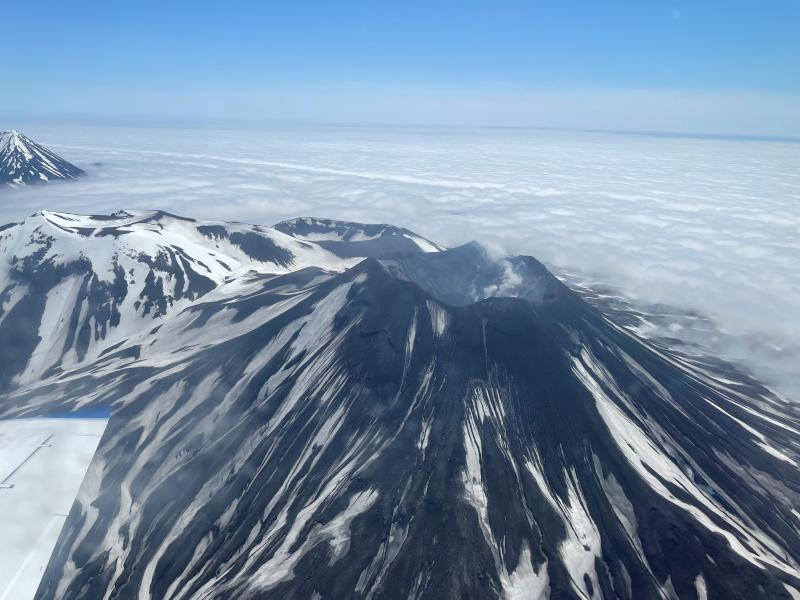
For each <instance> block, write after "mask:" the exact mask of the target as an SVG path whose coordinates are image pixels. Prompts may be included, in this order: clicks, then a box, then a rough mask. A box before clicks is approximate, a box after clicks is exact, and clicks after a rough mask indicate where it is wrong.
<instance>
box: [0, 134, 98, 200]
mask: <svg viewBox="0 0 800 600" xmlns="http://www.w3.org/2000/svg"><path fill="white" fill-rule="evenodd" d="M81 175H85V173H84V172H83V170H81V169H80V168H78V167H76V166H75V165H73V164H72V163H70V162H68V161H66V160H64V159H63V158H61V157H60V156H58V155H57V154H55V153H53V152H51V151H50V150H48V149H47V148H45V147H44V146H41V145H39V144H37V143H36V142H34V141H33V140H31V139H30V138H28V137H26V136H25V135H23V134H21V133H19V132H18V131H17V130H16V129H12V130H10V131H0V184H6V185H9V186H11V187H19V186H23V185H33V184H39V183H47V182H48V181H52V180H54V179H76V178H78V177H80V176H81Z"/></svg>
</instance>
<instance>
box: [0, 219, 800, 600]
mask: <svg viewBox="0 0 800 600" xmlns="http://www.w3.org/2000/svg"><path fill="white" fill-rule="evenodd" d="M128 214H129V213H128ZM129 216H130V214H129ZM76 218H77V217H76ZM156 220H157V221H158V222H159V223H161V225H162V226H163V230H162V231H169V230H171V229H178V228H181V231H184V232H185V230H186V227H187V225H186V224H185V223H182V222H178V221H175V220H174V219H166V218H158V219H156ZM127 227H128V228H129V229H136V228H137V227H140V225H136V224H130V225H128V226H127ZM188 227H190V229H192V230H194V229H197V228H198V227H200V226H199V225H197V224H194V223H191V224H190V225H189V226H188ZM26 231H27V230H26ZM260 234H261V235H265V236H271V237H270V239H272V240H273V241H275V242H276V243H280V244H288V242H287V241H286V240H285V239H284V238H281V237H279V236H277V237H276V235H275V234H274V233H273V232H271V231H266V230H263V231H261V233H260ZM58 235H60V234H58ZM58 235H55V234H54V237H56V238H58ZM70 235H72V234H70ZM192 236H194V234H192ZM229 237H230V234H227V237H226V235H220V236H217V237H216V238H215V239H216V240H217V241H219V240H221V239H223V238H226V239H227V238H229ZM95 239H98V238H92V237H89V238H85V239H84V242H83V243H84V244H85V245H87V246H88V245H91V244H92V243H93V242H94V240H95ZM119 239H124V236H123V237H122V238H119ZM191 239H193V240H200V239H210V238H207V237H206V236H203V235H202V234H201V235H200V237H191ZM58 243H59V241H58V240H57V241H56V242H54V243H53V244H52V245H51V246H50V247H51V248H52V247H56V246H58ZM303 243H305V244H308V245H309V247H308V248H305V249H304V250H307V251H308V252H311V249H310V248H311V245H313V242H312V241H309V240H306V241H304V242H303ZM222 246H223V247H221V248H219V249H218V248H214V250H213V251H214V252H222V250H225V247H224V245H222ZM286 247H289V246H286ZM292 248H294V251H295V253H298V252H299V250H298V248H297V247H294V246H293V247H292ZM230 251H231V252H232V250H230ZM185 252H186V253H187V256H190V257H194V260H199V258H197V257H198V256H199V254H198V250H196V249H192V250H189V249H185ZM103 255H104V256H105V255H107V253H106V254H103ZM237 256H239V259H240V260H241V261H243V262H246V261H245V258H244V257H243V256H241V255H237ZM319 256H326V257H327V258H330V255H329V254H325V255H322V254H319ZM217 258H219V259H220V260H222V261H223V262H225V260H224V259H223V258H221V257H220V256H217ZM20 260H21V259H20ZM109 260H110V259H109ZM187 260H189V259H187ZM99 261H100V255H98V256H97V257H96V258H95V259H94V260H93V267H92V272H93V273H102V272H103V271H104V270H103V269H101V268H100V265H99V264H98V263H99ZM228 261H229V262H232V259H230V258H229V259H228ZM190 262H191V261H190ZM295 262H297V263H298V264H297V268H289V269H287V268H286V267H285V266H284V265H281V264H275V263H272V264H269V265H266V266H264V265H263V264H262V266H260V267H259V268H258V269H248V270H246V271H245V270H238V267H235V268H232V270H231V272H232V273H234V274H237V275H236V277H232V278H231V279H229V280H225V279H224V278H223V279H218V278H216V274H214V273H211V274H207V275H208V277H209V278H210V279H211V280H212V282H213V289H211V288H210V289H208V290H205V291H203V292H202V293H199V292H198V293H197V294H195V295H193V296H192V297H191V298H182V299H181V300H173V302H172V303H171V304H170V303H167V304H166V312H167V314H165V315H163V316H154V315H153V314H152V313H150V314H147V315H144V314H143V313H142V311H141V308H140V309H139V312H138V313H136V314H131V315H127V316H126V315H125V314H123V315H122V316H121V317H120V323H123V324H125V323H129V322H142V323H144V322H146V323H147V326H140V327H130V328H129V329H128V330H127V333H126V335H125V336H124V338H122V339H119V340H117V339H116V338H114V339H113V340H112V337H111V334H110V333H108V332H107V333H106V334H105V337H104V336H103V335H100V334H99V333H97V334H93V335H94V336H95V337H93V338H92V341H91V343H90V344H89V346H88V348H89V350H87V352H86V357H85V358H84V359H83V360H77V359H75V358H74V357H73V358H70V359H69V360H68V359H66V358H65V359H63V360H58V361H54V363H53V364H57V365H58V366H57V367H53V368H52V369H51V370H44V371H43V370H41V369H40V370H39V371H38V373H40V375H39V376H37V377H36V378H28V379H26V378H25V377H24V373H25V369H27V368H28V367H29V365H28V366H22V367H20V366H19V365H18V366H17V372H16V373H15V374H12V375H9V376H8V377H6V384H5V392H4V393H3V398H2V404H0V413H2V414H3V416H22V415H35V414H47V413H51V412H55V411H64V410H72V409H77V408H84V407H88V406H110V407H111V409H112V418H111V420H110V422H109V425H108V428H107V431H106V435H105V436H104V438H103V440H102V442H101V444H100V448H99V449H98V453H97V455H96V456H95V459H94V461H93V462H92V465H91V466H90V470H89V473H88V474H87V477H86V480H85V481H84V483H83V486H82V488H81V491H80V494H79V497H78V499H77V500H76V502H75V504H74V506H73V509H72V511H71V513H70V515H69V518H68V520H67V524H66V525H65V528H64V530H63V531H62V535H61V537H60V539H59V542H58V545H57V548H56V551H55V553H54V555H53V558H52V559H51V562H50V564H49V566H48V568H47V571H46V573H45V577H44V580H43V582H42V585H41V587H40V589H39V592H38V595H37V597H38V598H40V599H51V598H58V599H59V600H60V599H73V598H75V599H77V598H101V597H107V598H112V599H127V598H159V599H161V598H173V599H179V598H180V599H188V598H192V599H194V598H215V599H227V598H297V599H301V598H302V599H307V598H320V599H321V598H403V599H406V598H420V599H421V598H430V599H442V598H445V599H461V598H474V599H485V598H509V599H522V598H551V599H560V598H608V599H613V598H621V599H636V600H639V599H649V598H689V599H698V598H721V599H748V600H749V599H753V598H765V599H773V598H787V599H790V598H794V597H798V594H800V592H798V591H797V590H800V569H799V568H798V562H797V559H798V557H800V517H798V513H797V512H796V508H797V506H798V502H800V469H798V463H797V461H798V460H800V458H798V448H800V446H799V445H798V444H800V433H799V432H798V425H799V420H798V415H797V413H796V411H795V410H794V409H793V408H792V407H790V406H787V405H785V404H783V403H782V402H781V401H780V400H779V399H777V398H775V397H773V396H772V395H771V394H770V393H769V392H768V391H767V390H766V389H765V388H762V387H760V386H759V385H758V384H757V383H755V382H752V381H749V380H744V379H743V380H742V381H741V382H738V383H737V382H735V381H733V380H731V379H729V378H722V377H721V376H720V375H719V374H718V373H715V372H713V371H711V370H710V369H709V368H707V367H706V366H704V365H701V364H695V363H690V362H687V361H686V360H685V359H683V358H680V357H678V356H676V355H673V354H671V353H669V352H668V351H667V350H665V349H663V348H660V347H657V346H654V345H652V344H649V343H646V342H644V341H642V340H640V339H638V338H637V337H635V336H633V335H632V334H630V333H629V332H628V331H626V330H625V329H623V328H621V327H619V326H617V325H615V324H614V323H612V322H610V321H609V320H607V319H606V318H605V317H604V316H602V315H601V314H600V313H598V312H597V311H595V310H594V309H592V308H591V307H590V306H589V305H587V304H586V303H584V302H583V301H582V300H581V299H580V298H579V297H578V296H576V295H575V294H574V293H573V292H572V291H570V290H569V289H568V288H567V287H565V286H564V285H562V284H561V283H560V282H559V281H558V280H557V279H555V278H554V277H553V276H551V275H550V274H549V273H548V272H547V270H546V269H545V268H544V267H543V266H542V265H541V264H539V263H538V262H536V261H535V260H534V259H532V258H529V257H517V258H508V259H504V260H501V261H493V260H491V259H490V258H489V257H488V256H487V255H486V254H485V252H483V251H482V250H481V249H480V248H479V247H477V246H473V245H470V246H466V247H462V248H457V249H453V250H446V251H442V252H428V253H423V252H422V251H421V250H420V251H417V252H412V253H410V254H403V255H397V256H393V257H385V256H384V257H383V258H380V259H378V258H367V259H365V260H361V261H357V262H355V263H353V264H350V263H347V264H339V265H338V266H336V268H330V266H328V267H326V268H324V269H323V268H320V267H317V266H313V265H310V264H309V265H305V266H303V265H300V264H299V260H296V261H295ZM57 263H58V261H57V260H55V259H54V262H53V264H54V265H55V264H57ZM192 264H193V265H195V267H196V265H197V263H196V262H192ZM226 264H227V263H226ZM154 272H156V271H154ZM161 272H162V273H163V269H162V270H161ZM70 277H72V275H65V276H63V277H61V276H59V278H58V281H59V282H60V283H57V284H54V285H53V286H51V287H50V289H51V290H52V289H54V288H57V287H59V286H62V287H64V286H67V283H65V282H67V281H69V280H70ZM98 277H99V275H98ZM172 279H173V278H165V279H164V281H165V282H166V281H167V280H169V281H172ZM29 289H30V290H32V291H31V292H30V294H35V291H34V286H31V287H30V288H29ZM164 289H167V288H164ZM168 289H172V288H168ZM19 293H21V292H19ZM51 293H52V292H51ZM155 293H156V292H153V294H155ZM9 294H10V292H9ZM127 295H130V292H129V293H128V294H127ZM63 297H67V296H63ZM78 297H79V296H78ZM9 302H10V301H9V300H6V301H4V305H3V306H6V305H7V304H8V303H9ZM78 302H79V303H81V302H83V303H84V304H85V303H87V302H89V300H78ZM118 304H119V306H120V307H121V308H120V311H121V312H122V313H125V311H126V310H127V308H128V307H133V305H134V304H133V302H130V303H129V302H128V301H126V300H125V299H122V300H120V301H119V303H118ZM45 305H46V306H49V304H48V303H47V302H45ZM78 312H79V313H80V314H84V311H78ZM44 313H45V315H46V313H47V310H45V311H44ZM5 314H7V313H5ZM37 318H38V317H37ZM45 318H46V317H45ZM2 319H3V315H0V325H2V324H3V323H4V322H5V321H4V320H2ZM126 319H127V320H126ZM133 319H138V320H139V321H133ZM142 319H144V321H142ZM34 320H36V319H34ZM122 326H123V325H120V327H122ZM114 327H115V326H113V325H109V327H108V331H111V330H113V329H114ZM106 339H107V340H108V342H104V340H106ZM112 341H113V343H112ZM104 343H107V345H106V346H103V344H104ZM95 346H97V349H96V351H94V353H93V350H92V348H94V347H95ZM70 348H72V346H70ZM101 348H102V349H101ZM31 360H33V359H31Z"/></svg>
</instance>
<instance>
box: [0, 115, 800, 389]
mask: <svg viewBox="0 0 800 600" xmlns="http://www.w3.org/2000/svg"><path fill="white" fill-rule="evenodd" d="M17 129H22V130H23V131H25V132H26V133H27V134H28V135H29V136H30V137H32V138H33V139H40V140H41V141H42V142H44V143H48V144H50V145H52V147H53V148H54V149H56V150H57V151H59V152H61V153H62V154H63V155H64V156H65V157H66V158H68V159H70V160H73V161H74V162H76V163H77V164H79V165H80V166H82V167H85V168H87V170H88V171H89V172H90V177H88V178H86V179H85V180H83V181H80V182H77V183H74V184H63V185H53V186H50V187H45V188H36V189H29V190H23V191H12V192H0V220H2V221H3V222H5V221H8V220H13V219H15V218H19V217H20V216H23V215H25V214H29V213H32V212H34V211H35V210H37V209H39V208H48V209H55V210H72V211H76V212H107V211H113V210H117V209H119V208H161V209H165V210H170V211H172V212H176V213H179V214H184V215H187V216H195V217H202V218H211V219H220V220H241V221H250V222H256V223H273V222H275V221H278V220H281V219H284V218H288V217H293V216H298V215H315V216H322V217H333V218H341V219H349V220H357V221H371V222H392V223H395V224H398V225H403V226H407V227H409V228H411V229H414V230H416V231H418V232H419V233H421V234H423V235H426V236H428V237H430V238H432V239H434V240H436V241H439V242H442V243H445V244H450V245H454V244H459V243H462V242H466V241H469V240H473V239H475V240H478V241H482V242H487V243H489V244H491V245H496V246H498V247H501V248H503V249H505V250H507V251H509V252H513V253H526V254H532V255H534V256H536V257H537V258H539V259H541V260H542V261H544V262H545V263H546V264H548V265H550V266H553V267H558V268H563V269H569V270H580V271H583V272H589V273H593V274H595V275H596V276H598V277H600V278H602V279H603V280H605V281H608V282H609V283H612V284H616V285H619V286H622V287H623V288H625V289H626V290H628V291H629V292H630V293H631V294H633V295H635V296H636V297H638V298H639V299H640V300H642V301H648V302H666V303H670V304H676V305H680V306H684V307H688V308H692V309H695V310H699V311H701V312H703V313H705V314H707V315H710V316H711V317H713V318H714V319H715V320H716V321H717V322H718V323H719V325H720V326H721V327H722V328H723V329H724V331H725V332H726V335H731V336H734V337H735V338H736V339H744V338H738V337H736V336H745V338H746V337H747V336H754V335H757V336H758V338H759V340H761V341H760V342H759V343H758V344H748V343H743V342H737V344H736V348H733V345H730V355H731V356H732V357H733V358H737V359H742V360H745V361H749V362H750V363H751V364H756V363H758V361H759V360H761V362H762V364H767V363H769V365H775V364H781V363H782V361H783V363H785V364H786V365H791V364H800V300H798V299H800V266H799V265H800V233H799V232H800V152H798V145H795V144H783V143H767V142H749V141H748V142H745V141H732V140H696V139H675V138H659V137H645V136H621V135H610V134H577V133H557V132H542V131H534V130H502V129H500V130H498V129H488V130H473V131H463V130H456V129H439V130H411V129H389V128H385V129H362V128H312V127H306V128H303V127H296V128H273V129H269V130H259V129H238V130H214V129H190V128H186V129H160V130H155V129H147V128H111V127H108V128H100V127H88V126H87V127H65V126H60V127H57V126H54V125H49V126H44V125H40V126H35V125H32V126H29V127H23V126H22V125H20V126H17ZM96 161H100V162H102V163H103V166H101V167H92V163H94V162H96ZM764 340H766V341H764ZM766 347H769V348H772V349H773V350H774V349H775V348H777V349H778V352H779V354H780V357H781V358H780V359H779V360H776V359H775V357H774V356H771V357H767V356H766V354H769V353H766V354H765V353H763V352H761V351H759V350H758V348H766ZM770 352H772V351H770ZM760 354H764V356H760ZM759 356H760V359H759ZM795 359H797V360H796V361H795ZM770 368H772V367H770ZM787 368H790V367H787ZM773 370H774V369H773ZM783 371H786V369H784V370H783ZM762 372H766V371H765V370H764V369H762ZM784 374H785V375H786V379H787V380H792V379H796V374H795V373H791V372H788V371H787V372H785V373H784ZM773 378H774V379H775V380H776V381H777V380H778V379H780V376H779V375H774V374H773ZM797 388H800V385H798V386H797V387H796V388H795V389H797Z"/></svg>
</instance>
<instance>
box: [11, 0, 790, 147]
mask: <svg viewBox="0 0 800 600" xmlns="http://www.w3.org/2000/svg"><path fill="white" fill-rule="evenodd" d="M3 21H4V25H3V45H4V46H5V47H6V49H7V50H6V52H7V53H8V52H9V49H10V53H11V54H10V56H9V55H8V54H6V60H4V61H2V62H0V77H1V78H0V81H3V82H4V87H6V86H7V87H6V89H4V90H3V93H2V94H1V95H0V116H3V115H5V116H6V117H15V116H31V117H45V116H61V115H75V116H77V115H81V116H91V115H94V116H102V117H107V118H115V117H139V116H141V117H164V118H178V117H184V118H194V117H215V118H242V119H278V120H280V119H289V120H309V121H314V120H321V121H343V122H382V123H416V122H419V123H442V124H457V123H464V124H475V125H494V124H496V125H534V126H536V125H538V126H552V127H598V128H617V129H619V128H622V129H664V130H690V131H710V132H727V133H762V134H769V135H781V134H785V135H797V134H798V133H800V109H798V108H797V104H798V102H797V100H798V98H800V60H798V57H800V35H798V33H797V32H798V31H800V3H799V2H797V1H795V0H771V1H770V2H766V3H762V2H754V1H747V2H743V1H735V0H734V1H728V2H722V1H696V2H691V3H689V2H686V3H675V2H660V1H656V0H636V1H635V0H629V1H627V2H622V1H615V0H610V1H603V2H598V1H591V2H589V1H586V2H577V1H574V0H566V1H560V2H535V1H529V2H519V1H507V0H500V1H495V2H489V1H486V2H475V1H470V0H461V1H459V2H455V1H441V2H435V1H428V2H418V1H416V0H410V1H405V2H388V1H384V2H375V1H372V2H370V1H361V2H348V1H342V2H303V1H295V2H280V3H278V2H237V1H229V2H202V1H195V2H167V1H164V0H162V1H160V2H150V1H138V2H135V3H133V2H107V1H106V2H93V1H92V2H89V1H86V2H81V1H70V2H65V1H63V0H61V1H56V2H52V1H38V2H11V3H6V4H5V5H4V7H3ZM626 125H629V126H626Z"/></svg>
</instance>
